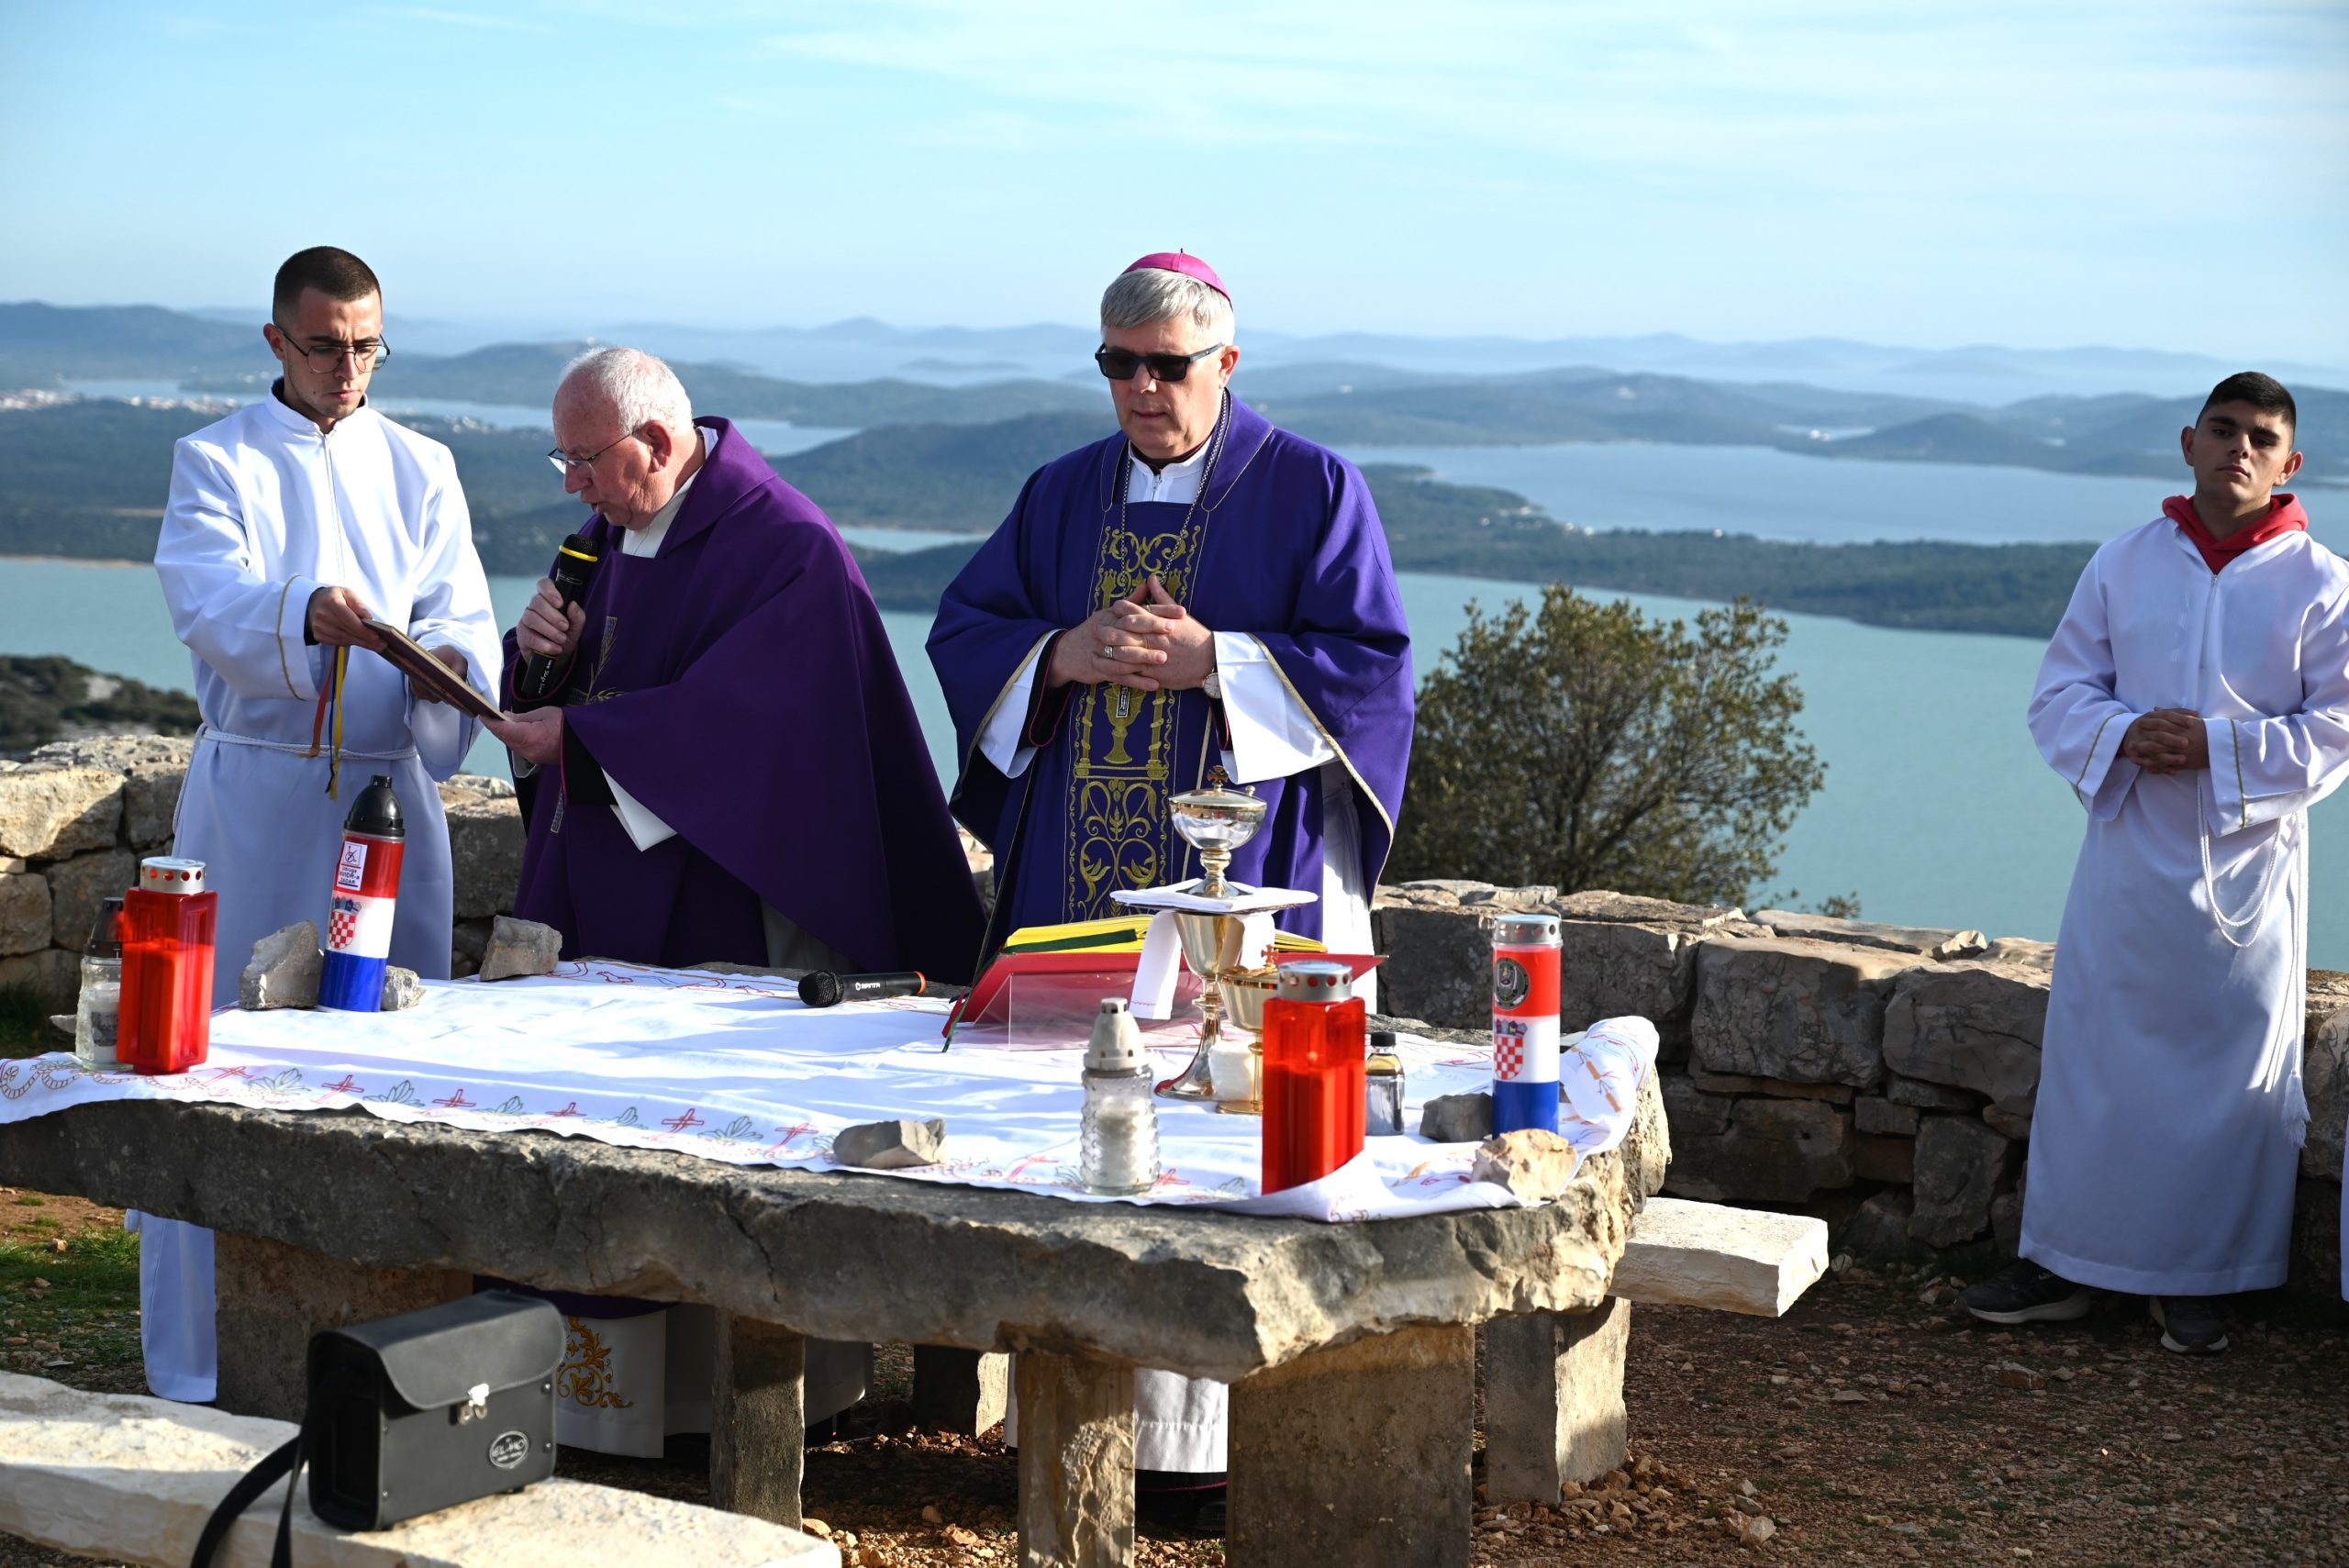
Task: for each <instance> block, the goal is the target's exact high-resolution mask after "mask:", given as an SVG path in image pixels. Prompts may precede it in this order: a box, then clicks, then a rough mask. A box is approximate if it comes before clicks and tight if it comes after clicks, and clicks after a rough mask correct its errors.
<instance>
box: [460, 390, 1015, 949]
mask: <svg viewBox="0 0 2349 1568" xmlns="http://www.w3.org/2000/svg"><path fill="white" fill-rule="evenodd" d="M605 352H606V353H607V354H609V355H613V356H618V357H617V358H615V359H614V360H613V361H612V362H611V364H609V365H606V366H603V367H602V369H603V371H604V372H606V374H605V375H604V377H603V382H602V383H600V384H598V385H599V386H600V388H601V389H600V390H597V389H596V387H595V386H590V387H588V388H587V389H586V390H582V386H583V385H584V384H585V383H587V382H589V381H592V380H593V379H594V378H583V377H582V376H581V375H579V374H578V373H573V376H571V377H570V378H567V379H566V381H565V383H564V391H563V393H562V394H560V395H558V397H557V400H556V405H555V423H556V428H557V431H558V436H559V437H563V438H575V439H572V444H571V445H569V446H565V447H562V448H561V449H560V450H558V451H557V452H556V453H555V454H553V455H554V456H555V458H556V461H557V462H560V463H561V464H562V467H563V470H564V473H565V484H566V488H569V489H572V490H573V491H574V492H575V493H577V494H578V495H580V496H581V497H582V499H584V500H585V501H587V502H588V503H589V504H590V505H593V506H596V508H597V514H596V517H594V518H593V519H591V520H590V522H589V523H588V525H587V527H586V528H584V530H583V533H584V537H585V538H586V539H588V540H589V541H591V543H593V544H595V545H596V547H597V549H598V553H599V554H600V557H601V560H600V562H599V563H598V565H597V566H596V573H595V577H594V581H593V584H592V585H591V586H590V588H589V590H588V592H587V595H586V597H585V599H584V603H583V604H581V605H578V606H573V607H572V608H571V609H570V610H569V611H568V613H567V614H566V613H564V612H563V610H562V606H561V605H560V603H559V601H557V600H556V599H555V596H554V595H553V592H552V590H551V589H550V588H548V587H546V585H545V584H541V585H540V598H539V599H537V600H535V601H534V602H533V603H532V605H531V606H530V608H529V610H527V611H526V612H525V613H524V617H523V619H522V622H521V624H520V626H518V628H516V631H515V632H514V633H511V634H509V645H508V662H507V679H508V683H509V685H508V694H507V695H508V702H509V706H510V705H511V703H512V700H513V699H512V688H511V683H512V681H513V680H514V679H515V677H516V674H517V673H518V667H519V664H520V660H519V659H518V657H517V655H518V654H527V653H538V652H541V651H545V650H549V649H552V650H555V653H556V656H557V657H559V658H562V659H564V660H567V661H568V663H569V668H568V672H567V674H566V676H565V678H564V680H563V683H562V686H561V688H560V690H559V693H558V695H557V696H556V698H555V699H554V703H555V706H548V707H544V708H540V710H538V711H536V712H533V713H527V714H521V715H518V717H516V718H515V719H513V720H510V721H508V722H507V724H505V725H504V726H501V727H498V733H499V735H500V738H501V739H504V740H506V741H507V744H508V745H509V746H512V747H514V748H515V750H516V752H517V755H518V756H519V757H521V758H523V759H525V760H526V761H529V762H540V763H541V764H546V765H542V766H541V767H540V768H539V769H538V770H537V771H536V772H535V773H529V775H528V776H525V777H522V778H519V779H518V781H517V787H518V790H519V791H520V793H521V796H522V805H523V809H524V812H525V814H526V818H527V820H528V822H529V843H528V846H527V848H526V849H525V851H524V853H523V862H522V881H521V890H520V892H519V894H518V896H517V898H516V900H515V913H516V914H518V915H520V916H522V917H525V918H528V919H533V920H540V921H543V922H544V923H546V924H548V925H550V926H552V927H554V928H555V929H558V930H560V931H562V934H563V951H564V952H565V953H566V954H571V955H586V954H593V955H596V956H599V957H605V958H618V959H625V960H629V961H632V962H641V963H655V964H666V965H688V964H693V963H698V962H705V961H709V960H720V961H727V962H738V963H748V964H766V963H771V962H774V963H787V964H796V966H798V967H807V968H814V967H833V968H841V969H852V970H866V971H872V970H903V969H916V970H920V971H922V972H924V973H930V974H934V975H939V976H941V977H944V978H947V979H951V980H960V979H964V978H967V977H968V976H969V974H970V973H971V969H972V965H973V962H974V959H975V957H976V955H977V953H978V951H979V940H980V929H981V922H982V917H981V914H980V908H979V903H978V898H977V895H976V894H975V893H974V890H973V888H972V884H971V877H970V873H969V870H968V866H967V863H966V862H965V860H964V857H963V851H962V846H961V843H960V841H959V840H958V839H957V837H956V835H955V832H954V826H953V823H952V819H951V818H950V817H948V815H947V811H946V805H945V801H944V798H943V796H942V795H941V792H940V789H939V784H938V778H937V774H936V772H935V771H934V770H933V768H932V767H931V765H930V752H929V751H928V750H927V748H926V747H925V746H924V745H923V742H922V737H921V730H920V727H919V725H918V722H917V720H916V718H915V717H914V710H913V704H912V701H911V699H910V698H908V697H907V694H906V687H905V681H904V679H903V677H902V676H901V675H899V673H898V672H897V665H896V659H895V657H894V656H893V655H892V654H891V652H890V651H889V642H888V639H887V636H886V635H885V632H884V630H883V628H882V624H881V616H880V612H879V610H878V609H876V608H875V607H874V603H873V595H872V594H871V592H870V591H869V590H868V589H867V588H866V587H865V584H864V578H863V574H862V573H860V572H858V570H857V567H856V562H855V561H854V560H853V559H852V557H851V556H850V554H849V552H848V547H847V546H846V545H845V544H843V543H842V542H841V537H840V535H839V533H838V532H837V531H836V530H835V529H834V528H833V527H832V525H831V523H830V522H829V520H828V519H827V518H826V517H825V516H824V514H823V513H822V512H821V511H819V510H818V508H817V507H816V506H815V504H814V503H813V502H811V501H809V500H808V499H807V497H806V496H805V495H801V494H800V493H799V492H798V491H796V490H795V489H793V488H792V487H791V486H790V485H788V484H785V483H784V482H783V481H782V479H780V478H779V477H777V476H776V474H775V473H774V470H773V469H772V468H770V467H769V466H768V465H767V462H766V460H765V459H764V458H763V457H761V456H760V455H759V454H758V452H756V451H755V450H752V449H751V445H750V443H749V442H748V441H746V440H744V439H742V437H741V436H740V434H739V433H737V432H736V431H735V429H734V428H733V427H732V426H731V425H729V423H728V422H727V421H726V420H723V419H701V420H694V419H692V417H691V410H690V405H685V404H684V403H683V400H684V395H685V394H684V389H683V388H682V387H680V386H678V385H677V384H676V381H675V378H674V376H673V375H671V374H670V373H669V372H668V369H667V367H666V366H665V365H662V364H661V363H660V361H657V360H653V359H651V356H649V355H642V354H636V353H635V352H634V351H633V350H607V351H605ZM596 359H597V356H592V355H591V356H589V361H595V360H596ZM587 362H588V361H583V365H584V364H585V363H587ZM646 366H650V367H656V368H657V372H658V374H657V376H656V375H654V374H653V372H652V371H651V370H648V369H645V368H644V367H646ZM631 376H635V377H638V378H639V379H640V380H641V381H642V382H643V383H644V386H643V387H640V386H638V385H637V384H636V383H635V382H632V381H631V380H630V379H629V378H630V377H631ZM645 387H651V388H652V389H653V390H654V391H662V390H664V389H665V390H666V391H667V393H668V395H670V396H672V397H673V398H674V400H675V401H676V402H677V403H678V404H679V405H681V406H683V411H684V418H683V419H679V418H677V417H674V415H672V416H670V417H667V418H665V419H664V418H663V417H661V415H660V410H659V407H658V399H657V398H656V399H654V401H652V402H650V403H647V404H646V405H645V406H642V407H635V406H629V405H630V404H631V401H632V400H634V399H638V398H640V396H642V395H645V391H644V388H645ZM520 771H522V770H518V772H520Z"/></svg>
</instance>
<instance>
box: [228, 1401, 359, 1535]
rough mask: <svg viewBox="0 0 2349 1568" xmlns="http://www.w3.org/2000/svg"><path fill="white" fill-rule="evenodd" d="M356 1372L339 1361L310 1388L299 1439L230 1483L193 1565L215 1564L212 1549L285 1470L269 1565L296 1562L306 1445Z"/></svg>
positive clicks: (313, 1437)
mask: <svg viewBox="0 0 2349 1568" xmlns="http://www.w3.org/2000/svg"><path fill="white" fill-rule="evenodd" d="M357 1376H358V1374H357V1373H356V1372H355V1371H354V1370H353V1369H352V1368H351V1367H350V1366H348V1365H345V1366H339V1367H336V1368H335V1369H334V1370H333V1371H332V1372H330V1373H327V1375H326V1376H325V1377H324V1378H323V1379H321V1380H320V1381H319V1383H318V1385H317V1387H315V1388H313V1389H311V1390H310V1395H309V1407H308V1408H307V1409H306V1410H305V1411H304V1412H303V1414H302V1426H301V1429H300V1430H298V1431H296V1432H295V1434H294V1440H293V1441H291V1442H289V1443H287V1444H286V1445H285V1446H284V1447H283V1448H281V1449H278V1450H277V1451H274V1452H273V1453H271V1454H268V1455H267V1456H265V1457H264V1458H263V1459H262V1461H261V1462H260V1463H258V1464H256V1465H254V1466H253V1467H252V1468H251V1469H250V1470H248V1471H246V1472H245V1473H244V1475H243V1476H242V1477H241V1478H240V1479H239V1481H238V1482H237V1484H236V1485H234V1486H231V1487H229V1488H228V1496H225V1497H223V1498H221V1499H220V1506H219V1507H217V1508H215V1509H213V1510H212V1517H211V1518H209V1519H206V1521H205V1524H204V1533H203V1534H202V1535H199V1536H197V1537H196V1538H195V1556H193V1557H191V1558H189V1559H188V1568H211V1565H212V1554H213V1553H214V1552H215V1551H217V1550H219V1546H220V1543H221V1542H222V1541H223V1540H227V1539H228V1531H229V1530H230V1529H234V1528H235V1526H236V1523H237V1521H238V1520H239V1518H243V1517H244V1512H245V1510H246V1509H247V1508H250V1507H252V1506H253V1504H254V1503H255V1502H256V1501H258V1500H259V1498H260V1497H261V1495H262V1493H264V1492H266V1491H268V1490H269V1489H270V1488H271V1487H272V1486H273V1485H276V1484H277V1478H278V1477H279V1476H281V1475H282V1476H284V1477H285V1506H284V1507H283V1508H282V1509H280V1510H279V1512H278V1515H277V1544H276V1546H275V1547H274V1548H273V1550H272V1551H271V1552H270V1555H269V1568H294V1495H295V1492H297V1491H298V1490H300V1488H301V1485H302V1465H303V1462H304V1461H305V1460H306V1458H307V1457H308V1456H307V1455H306V1454H305V1453H304V1451H303V1450H304V1447H305V1446H306V1445H307V1444H309V1443H311V1442H312V1440H314V1439H315V1438H316V1437H317V1433H318V1431H319V1429H320V1427H321V1425H322V1418H323V1417H324V1416H325V1414H326V1413H327V1411H328V1410H329V1409H331V1408H332V1407H333V1401H334V1396H336V1395H338V1394H340V1393H341V1392H342V1390H343V1389H344V1388H345V1387H347V1386H348V1385H350V1384H351V1383H352V1382H354V1381H356V1379H357Z"/></svg>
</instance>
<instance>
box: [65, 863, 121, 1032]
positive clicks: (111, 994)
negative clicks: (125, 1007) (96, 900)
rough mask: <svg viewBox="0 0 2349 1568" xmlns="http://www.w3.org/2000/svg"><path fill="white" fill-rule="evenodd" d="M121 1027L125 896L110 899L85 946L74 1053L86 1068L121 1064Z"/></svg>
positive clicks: (99, 914)
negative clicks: (118, 1047) (118, 1048)
mask: <svg viewBox="0 0 2349 1568" xmlns="http://www.w3.org/2000/svg"><path fill="white" fill-rule="evenodd" d="M121 1028H122V899H121V898H120V897H119V896H117V897H113V898H109V899H107V900H106V903H105V904H104V905H103V906H101V907H100V908H99V910H98V917H97V919H96V920H95V922H93V923H92V925H91V927H90V940H89V941H88V943H87V944H86V945H85V946H83V949H82V999H81V1001H80V1002H79V1003H78V1004H76V1005H75V1006H74V1009H73V1054H74V1056H75V1057H76V1058H77V1059H78V1060H79V1061H80V1062H81V1063H82V1065H83V1066H84V1067H119V1066H121V1065H122V1062H121V1061H120V1060H119V1059H118V1058H117V1057H116V1055H115V1053H114V1048H115V1039H116V1037H117V1034H118V1033H119V1032H120V1030H121Z"/></svg>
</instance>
